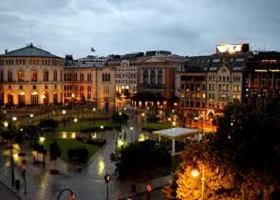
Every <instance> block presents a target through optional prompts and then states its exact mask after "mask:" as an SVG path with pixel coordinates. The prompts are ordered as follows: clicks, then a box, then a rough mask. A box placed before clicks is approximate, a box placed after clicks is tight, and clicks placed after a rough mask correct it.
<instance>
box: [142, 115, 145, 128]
mask: <svg viewBox="0 0 280 200" xmlns="http://www.w3.org/2000/svg"><path fill="white" fill-rule="evenodd" d="M142 117H143V127H145V125H146V124H145V121H146V120H145V113H144V112H143V113H142Z"/></svg>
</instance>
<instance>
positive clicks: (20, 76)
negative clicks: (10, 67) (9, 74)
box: [18, 70, 24, 82]
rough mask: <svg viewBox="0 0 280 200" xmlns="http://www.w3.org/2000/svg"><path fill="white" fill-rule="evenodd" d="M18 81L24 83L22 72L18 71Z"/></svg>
mask: <svg viewBox="0 0 280 200" xmlns="http://www.w3.org/2000/svg"><path fill="white" fill-rule="evenodd" d="M18 81H21V82H22V81H24V72H23V70H19V71H18Z"/></svg>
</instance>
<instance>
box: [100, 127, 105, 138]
mask: <svg viewBox="0 0 280 200" xmlns="http://www.w3.org/2000/svg"><path fill="white" fill-rule="evenodd" d="M103 128H104V126H103V125H101V126H100V129H101V134H102V139H103Z"/></svg>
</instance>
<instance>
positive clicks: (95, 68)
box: [63, 58, 115, 111]
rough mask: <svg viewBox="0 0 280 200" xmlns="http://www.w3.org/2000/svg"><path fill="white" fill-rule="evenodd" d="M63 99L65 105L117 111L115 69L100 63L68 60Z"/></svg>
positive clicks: (65, 70)
mask: <svg viewBox="0 0 280 200" xmlns="http://www.w3.org/2000/svg"><path fill="white" fill-rule="evenodd" d="M65 63H66V64H65V69H64V83H63V89H64V90H63V97H64V102H65V103H78V102H79V103H85V102H89V103H92V104H93V107H95V108H96V109H97V110H105V111H112V110H113V109H115V68H114V67H109V66H106V65H105V64H103V63H102V62H99V63H92V62H85V61H82V62H81V61H76V60H73V59H71V58H70V59H69V58H67V59H66V62H65Z"/></svg>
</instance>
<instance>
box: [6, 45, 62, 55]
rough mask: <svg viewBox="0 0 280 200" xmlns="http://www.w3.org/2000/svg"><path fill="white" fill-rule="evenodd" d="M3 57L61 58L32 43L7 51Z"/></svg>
mask: <svg viewBox="0 0 280 200" xmlns="http://www.w3.org/2000/svg"><path fill="white" fill-rule="evenodd" d="M1 57H47V58H60V57H58V56H55V55H53V54H51V53H49V52H48V51H45V50H43V49H40V48H37V47H35V46H33V44H32V43H31V44H30V45H28V46H27V47H24V48H21V49H17V50H14V51H9V52H5V54H3V55H1Z"/></svg>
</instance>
